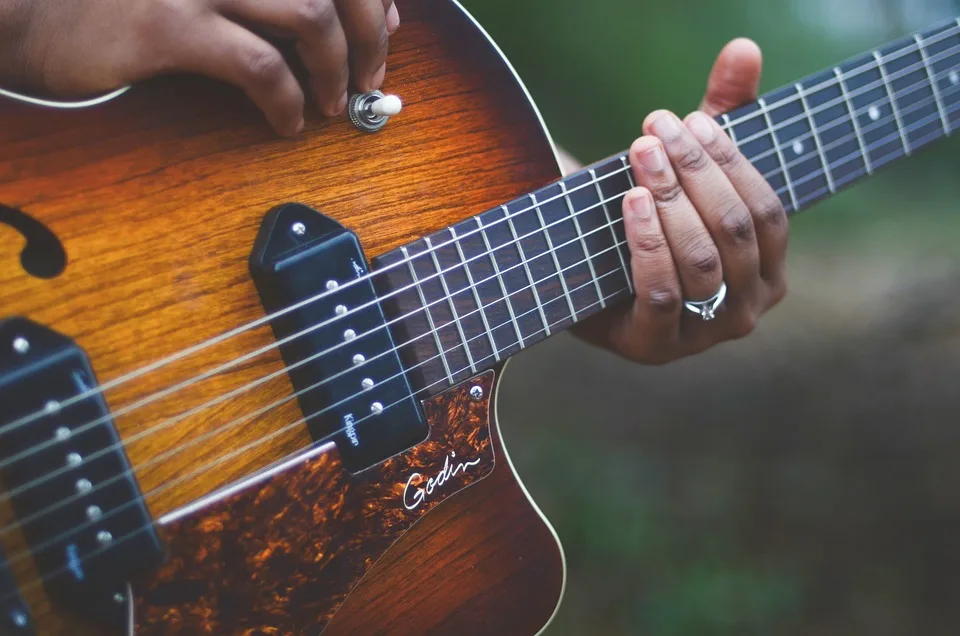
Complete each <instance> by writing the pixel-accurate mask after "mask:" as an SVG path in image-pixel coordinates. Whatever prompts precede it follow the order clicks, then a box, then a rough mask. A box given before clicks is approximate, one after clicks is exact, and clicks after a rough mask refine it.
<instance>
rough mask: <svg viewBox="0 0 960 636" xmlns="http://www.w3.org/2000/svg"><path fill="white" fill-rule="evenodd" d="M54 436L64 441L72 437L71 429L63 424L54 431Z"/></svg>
mask: <svg viewBox="0 0 960 636" xmlns="http://www.w3.org/2000/svg"><path fill="white" fill-rule="evenodd" d="M54 436H55V437H56V438H57V441H58V442H63V441H65V440H68V439H70V429H69V428H67V427H66V426H61V427H59V428H58V429H57V430H56V432H55V433H54Z"/></svg>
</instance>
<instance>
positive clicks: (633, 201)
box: [628, 190, 654, 221]
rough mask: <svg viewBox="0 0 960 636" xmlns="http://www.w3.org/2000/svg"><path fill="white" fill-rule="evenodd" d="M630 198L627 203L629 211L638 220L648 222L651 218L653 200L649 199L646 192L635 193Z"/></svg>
mask: <svg viewBox="0 0 960 636" xmlns="http://www.w3.org/2000/svg"><path fill="white" fill-rule="evenodd" d="M630 196H631V198H630V202H629V203H628V205H629V206H630V211H631V212H633V214H634V216H636V217H637V218H638V219H639V220H641V221H648V220H649V219H650V218H651V217H652V216H653V210H654V206H653V199H651V198H650V195H649V194H647V191H646V190H640V191H635V192H633V193H631V195H630Z"/></svg>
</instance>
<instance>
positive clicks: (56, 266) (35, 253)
mask: <svg viewBox="0 0 960 636" xmlns="http://www.w3.org/2000/svg"><path fill="white" fill-rule="evenodd" d="M0 224H3V225H9V226H10V227H12V228H13V229H15V230H16V231H18V232H20V234H22V235H23V238H24V239H26V246H25V247H24V248H23V251H22V252H20V264H21V265H23V269H24V270H26V272H27V273H28V274H30V275H31V276H36V277H37V278H55V277H57V276H59V275H60V274H62V273H63V270H64V268H65V267H66V266H67V253H66V251H65V250H64V249H63V243H61V242H60V239H58V238H57V235H56V234H54V233H53V232H52V231H51V230H50V228H48V227H47V226H46V225H44V224H43V223H41V222H40V221H38V220H36V219H35V218H33V217H32V216H30V215H28V214H26V213H24V212H22V211H20V210H18V209H16V208H11V207H8V206H6V205H3V204H2V203H0Z"/></svg>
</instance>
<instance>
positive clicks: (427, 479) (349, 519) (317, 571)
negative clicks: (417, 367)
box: [134, 373, 495, 634]
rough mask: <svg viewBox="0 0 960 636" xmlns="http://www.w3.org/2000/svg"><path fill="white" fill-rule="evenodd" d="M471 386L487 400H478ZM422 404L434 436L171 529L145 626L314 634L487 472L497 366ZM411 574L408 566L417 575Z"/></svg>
mask: <svg viewBox="0 0 960 636" xmlns="http://www.w3.org/2000/svg"><path fill="white" fill-rule="evenodd" d="M471 385H475V386H479V387H481V388H482V390H483V392H484V393H483V395H484V396H486V399H481V400H474V399H473V398H472V397H471V396H470V390H471V388H472V386H471ZM471 385H463V386H461V387H458V388H456V389H451V390H450V391H449V392H447V393H444V394H441V395H439V396H437V397H435V398H433V399H431V400H429V401H427V402H425V403H424V411H425V413H426V415H427V419H428V422H429V424H430V437H429V439H427V440H426V441H424V442H423V443H421V444H419V445H418V446H416V447H414V448H412V449H411V450H410V451H409V452H406V453H403V454H401V455H398V456H395V457H392V458H391V459H389V460H387V461H386V462H384V463H382V464H380V465H378V466H375V467H373V468H371V469H369V470H366V471H363V472H362V473H359V474H357V475H350V474H349V473H347V472H346V470H345V469H344V467H343V465H342V464H341V461H340V457H339V453H338V452H337V451H336V447H334V446H333V445H332V444H330V445H327V446H325V447H322V448H321V449H320V450H323V451H324V452H321V453H320V454H319V455H317V456H316V457H311V458H310V459H307V460H305V461H304V462H302V463H299V464H298V465H295V466H293V467H291V468H289V469H287V470H284V471H283V472H280V473H278V474H275V475H273V476H271V477H269V478H268V479H266V480H265V481H262V482H259V483H256V484H254V485H251V486H250V487H247V488H244V489H243V490H241V491H240V492H237V493H235V494H231V495H229V496H225V497H223V498H220V499H218V500H217V501H216V502H215V503H212V504H210V505H208V506H206V507H204V508H202V509H200V510H198V511H196V512H194V513H192V514H188V515H187V516H185V517H184V518H181V519H177V520H175V521H171V522H170V523H167V524H165V525H164V526H163V529H162V532H161V534H162V537H163V539H164V541H165V543H166V544H167V546H168V551H169V558H168V560H167V563H166V564H165V565H164V566H163V567H162V568H161V569H160V571H159V572H157V573H156V575H155V576H153V575H150V576H147V577H144V580H143V581H142V582H137V583H136V584H135V589H134V591H135V594H136V596H137V607H136V609H137V611H136V621H137V633H138V634H160V633H164V632H165V631H166V630H174V631H178V632H185V633H216V634H219V633H235V632H245V631H251V630H252V631H264V632H265V631H269V630H271V629H272V630H279V631H281V632H293V633H304V632H307V631H310V630H314V629H316V628H318V627H323V626H324V625H326V623H327V622H329V620H330V619H331V618H332V617H333V615H334V613H335V612H336V611H337V609H339V607H340V604H341V603H342V602H343V599H344V598H346V596H347V594H348V593H349V592H350V591H352V589H353V588H354V587H355V586H356V584H357V583H358V582H359V581H360V579H361V578H363V576H364V575H365V574H366V573H367V570H368V569H369V567H370V566H371V565H372V564H374V563H376V562H377V561H378V560H379V559H380V557H381V556H382V555H383V554H384V552H386V551H387V550H388V549H389V548H390V546H391V545H393V543H394V542H396V540H397V539H398V538H399V537H400V536H401V535H402V534H403V533H405V532H406V531H407V530H408V529H409V528H410V526H412V525H413V524H414V523H416V522H417V521H419V520H420V519H421V518H422V517H424V516H425V515H426V514H428V513H429V511H430V510H432V509H433V508H435V507H436V506H437V505H439V504H440V503H442V502H443V501H444V500H445V499H447V498H448V497H451V496H454V495H456V494H457V493H458V492H459V491H460V490H461V489H463V488H467V487H469V486H471V485H472V484H474V483H477V482H479V481H481V480H483V479H484V478H486V477H487V476H488V475H489V474H490V473H491V472H493V470H494V465H495V457H494V453H493V448H492V447H491V440H490V429H489V395H490V394H491V391H492V389H493V373H487V374H486V375H485V377H481V378H478V379H477V381H476V382H475V383H471ZM408 575H409V573H408Z"/></svg>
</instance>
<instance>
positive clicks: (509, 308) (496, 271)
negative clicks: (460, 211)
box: [473, 216, 527, 349]
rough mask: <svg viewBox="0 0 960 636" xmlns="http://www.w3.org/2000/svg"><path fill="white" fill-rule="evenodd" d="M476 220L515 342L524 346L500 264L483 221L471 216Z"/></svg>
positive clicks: (521, 346)
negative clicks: (505, 306) (514, 333)
mask: <svg viewBox="0 0 960 636" xmlns="http://www.w3.org/2000/svg"><path fill="white" fill-rule="evenodd" d="M473 218H475V219H476V220H477V225H478V226H479V227H480V236H482V237H483V244H484V245H486V246H487V256H489V257H490V263H491V264H492V265H493V273H494V276H496V278H497V282H499V283H500V289H501V290H502V291H503V299H504V300H505V301H506V302H507V312H508V313H509V314H510V321H511V322H512V323H513V328H514V330H515V331H516V332H517V342H519V343H520V348H521V349H523V348H526V346H527V345H526V343H525V342H524V340H523V334H522V333H520V325H519V323H517V315H516V313H514V311H513V303H512V302H510V296H509V294H507V286H506V285H505V284H504V283H503V276H502V275H501V274H500V265H498V264H497V259H496V258H494V256H493V248H492V247H491V246H490V239H489V238H488V237H487V233H486V231H485V230H484V228H483V221H481V220H480V217H479V216H475V217H473Z"/></svg>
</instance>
